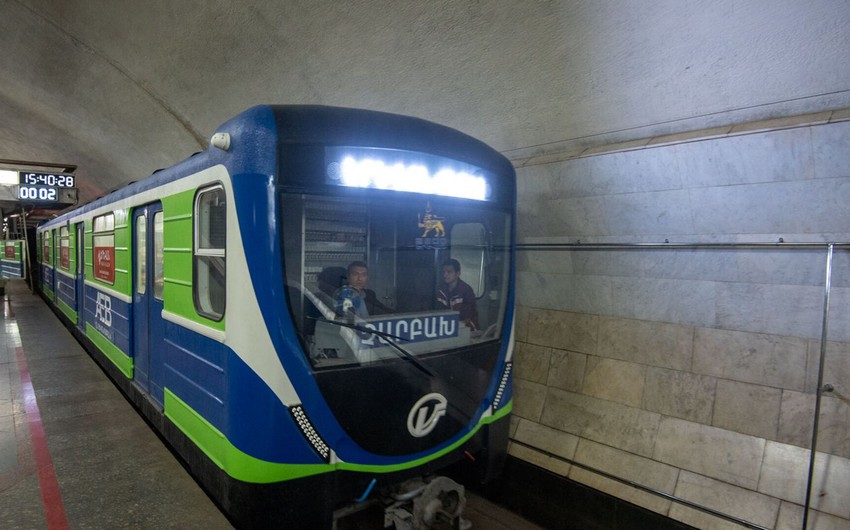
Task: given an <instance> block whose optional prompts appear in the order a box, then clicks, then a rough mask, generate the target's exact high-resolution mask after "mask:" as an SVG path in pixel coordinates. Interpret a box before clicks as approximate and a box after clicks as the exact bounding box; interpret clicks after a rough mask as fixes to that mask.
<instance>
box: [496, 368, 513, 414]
mask: <svg viewBox="0 0 850 530" xmlns="http://www.w3.org/2000/svg"><path fill="white" fill-rule="evenodd" d="M512 368H513V363H505V370H504V371H503V372H502V379H501V380H500V381H499V388H498V389H496V397H494V398H493V410H496V409H497V408H499V405H500V404H501V402H502V398H503V397H504V396H505V389H506V388H507V387H508V381H509V380H510V378H511V369H512Z"/></svg>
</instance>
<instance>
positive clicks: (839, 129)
mask: <svg viewBox="0 0 850 530" xmlns="http://www.w3.org/2000/svg"><path fill="white" fill-rule="evenodd" d="M811 131H812V144H813V145H814V146H815V148H814V161H815V177H816V178H827V179H829V178H836V177H847V176H848V175H850V149H847V146H848V145H850V121H845V122H841V123H832V124H830V125H828V126H822V127H812V128H811Z"/></svg>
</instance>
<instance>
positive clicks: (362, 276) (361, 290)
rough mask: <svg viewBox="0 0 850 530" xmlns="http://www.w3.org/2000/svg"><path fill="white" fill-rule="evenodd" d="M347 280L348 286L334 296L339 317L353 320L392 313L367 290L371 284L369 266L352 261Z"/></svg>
mask: <svg viewBox="0 0 850 530" xmlns="http://www.w3.org/2000/svg"><path fill="white" fill-rule="evenodd" d="M346 278H347V283H346V285H343V286H342V287H340V288H339V289H338V290H337V292H336V294H335V295H334V301H335V309H336V314H337V315H339V316H344V317H348V318H352V319H353V318H354V317H358V318H368V317H369V315H380V314H383V313H389V312H390V310H389V308H387V307H386V306H385V305H383V304H382V303H381V302H379V301H378V297H377V296H376V295H375V291H373V290H371V289H367V288H366V285H367V284H368V283H369V266H368V265H366V263H365V262H362V261H352V262H351V263H350V264H349V265H348V270H347V273H346Z"/></svg>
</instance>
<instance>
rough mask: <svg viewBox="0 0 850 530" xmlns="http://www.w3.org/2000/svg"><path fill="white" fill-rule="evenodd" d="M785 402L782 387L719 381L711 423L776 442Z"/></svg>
mask: <svg viewBox="0 0 850 530" xmlns="http://www.w3.org/2000/svg"><path fill="white" fill-rule="evenodd" d="M781 403H782V390H780V389H778V388H773V387H768V386H761V385H753V384H750V383H739V382H737V381H729V380H726V379H719V380H718V381H717V400H716V401H715V404H714V417H713V420H712V422H711V424H712V425H714V426H715V427H720V428H722V429H728V430H730V431H735V432H740V433H743V434H750V435H752V436H758V437H760V438H766V439H768V440H775V439H776V438H777V431H778V428H779V411H780V409H781Z"/></svg>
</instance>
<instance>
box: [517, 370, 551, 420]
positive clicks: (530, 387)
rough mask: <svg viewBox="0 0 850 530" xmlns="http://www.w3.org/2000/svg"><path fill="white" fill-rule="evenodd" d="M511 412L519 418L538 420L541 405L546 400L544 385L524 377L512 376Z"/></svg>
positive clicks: (541, 410)
mask: <svg viewBox="0 0 850 530" xmlns="http://www.w3.org/2000/svg"><path fill="white" fill-rule="evenodd" d="M512 384H513V390H514V408H513V414H515V415H516V416H519V417H520V418H526V419H529V420H532V421H540V415H541V413H542V412H543V405H544V403H545V401H546V386H545V385H541V384H539V383H532V382H531V381H526V380H525V379H520V378H518V377H517V378H514V380H513V382H512Z"/></svg>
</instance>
